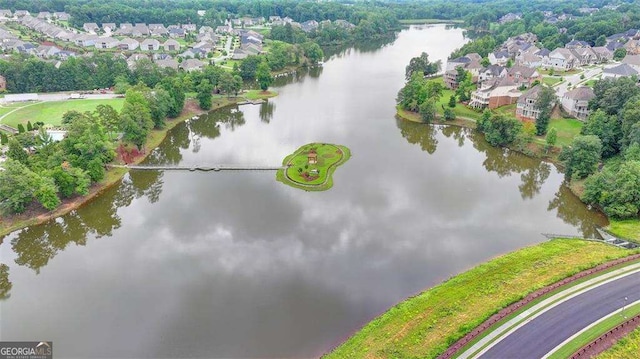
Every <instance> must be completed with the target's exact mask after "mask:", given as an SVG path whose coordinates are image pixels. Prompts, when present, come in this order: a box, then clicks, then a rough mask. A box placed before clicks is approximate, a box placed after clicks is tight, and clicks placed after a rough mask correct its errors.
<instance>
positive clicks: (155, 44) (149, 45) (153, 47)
mask: <svg viewBox="0 0 640 359" xmlns="http://www.w3.org/2000/svg"><path fill="white" fill-rule="evenodd" d="M159 49H160V41H158V40H156V39H145V40H144V41H142V42H141V43H140V50H142V51H158V50H159Z"/></svg>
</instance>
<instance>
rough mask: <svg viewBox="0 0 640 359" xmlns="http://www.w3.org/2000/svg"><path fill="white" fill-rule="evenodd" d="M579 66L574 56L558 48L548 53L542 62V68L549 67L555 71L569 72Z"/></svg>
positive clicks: (567, 50) (568, 51)
mask: <svg viewBox="0 0 640 359" xmlns="http://www.w3.org/2000/svg"><path fill="white" fill-rule="evenodd" d="M578 64H579V61H578V59H577V58H576V56H575V55H574V54H573V53H572V52H571V51H570V50H569V49H564V48H558V49H555V50H553V51H551V52H550V53H549V57H548V58H546V59H545V60H544V63H543V65H544V67H551V68H554V69H556V70H564V71H567V70H571V69H573V68H574V67H576V66H577V65H578Z"/></svg>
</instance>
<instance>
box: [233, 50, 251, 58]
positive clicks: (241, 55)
mask: <svg viewBox="0 0 640 359" xmlns="http://www.w3.org/2000/svg"><path fill="white" fill-rule="evenodd" d="M247 56H249V54H248V53H246V52H245V51H244V50H242V49H235V50H234V51H233V55H231V59H232V60H244V59H246V58H247Z"/></svg>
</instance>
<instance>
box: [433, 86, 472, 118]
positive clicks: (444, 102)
mask: <svg viewBox="0 0 640 359" xmlns="http://www.w3.org/2000/svg"><path fill="white" fill-rule="evenodd" d="M432 81H437V82H439V83H440V84H442V86H443V90H442V96H441V97H440V100H439V101H438V103H437V104H436V111H437V112H438V115H440V116H442V115H443V114H444V110H443V109H442V106H444V107H445V108H447V107H448V104H449V98H451V96H452V95H454V94H455V91H453V90H449V89H448V88H446V87H444V79H443V78H442V77H439V78H437V79H434V80H432ZM474 90H475V87H474ZM453 112H454V113H455V114H456V116H460V117H467V118H472V119H474V120H476V119H478V118H479V117H480V115H481V112H477V111H476V110H474V109H472V108H469V107H467V106H465V105H464V104H461V103H458V104H456V107H454V108H453Z"/></svg>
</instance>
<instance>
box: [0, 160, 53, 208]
mask: <svg viewBox="0 0 640 359" xmlns="http://www.w3.org/2000/svg"><path fill="white" fill-rule="evenodd" d="M2 167H3V168H4V170H3V171H0V208H2V210H3V211H4V212H8V213H22V212H24V210H25V209H26V206H27V205H29V204H30V203H32V202H33V201H34V200H36V199H37V200H38V202H40V204H42V206H43V207H45V208H46V209H48V210H52V209H54V208H55V207H57V206H58V205H59V204H60V199H58V197H57V195H56V192H57V189H56V187H55V184H54V183H53V180H52V179H51V178H43V177H41V176H40V175H38V174H36V173H35V172H33V171H31V170H30V169H29V168H27V166H25V165H23V164H22V163H20V162H18V161H14V160H12V159H8V160H6V161H5V162H4V163H3V164H2Z"/></svg>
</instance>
